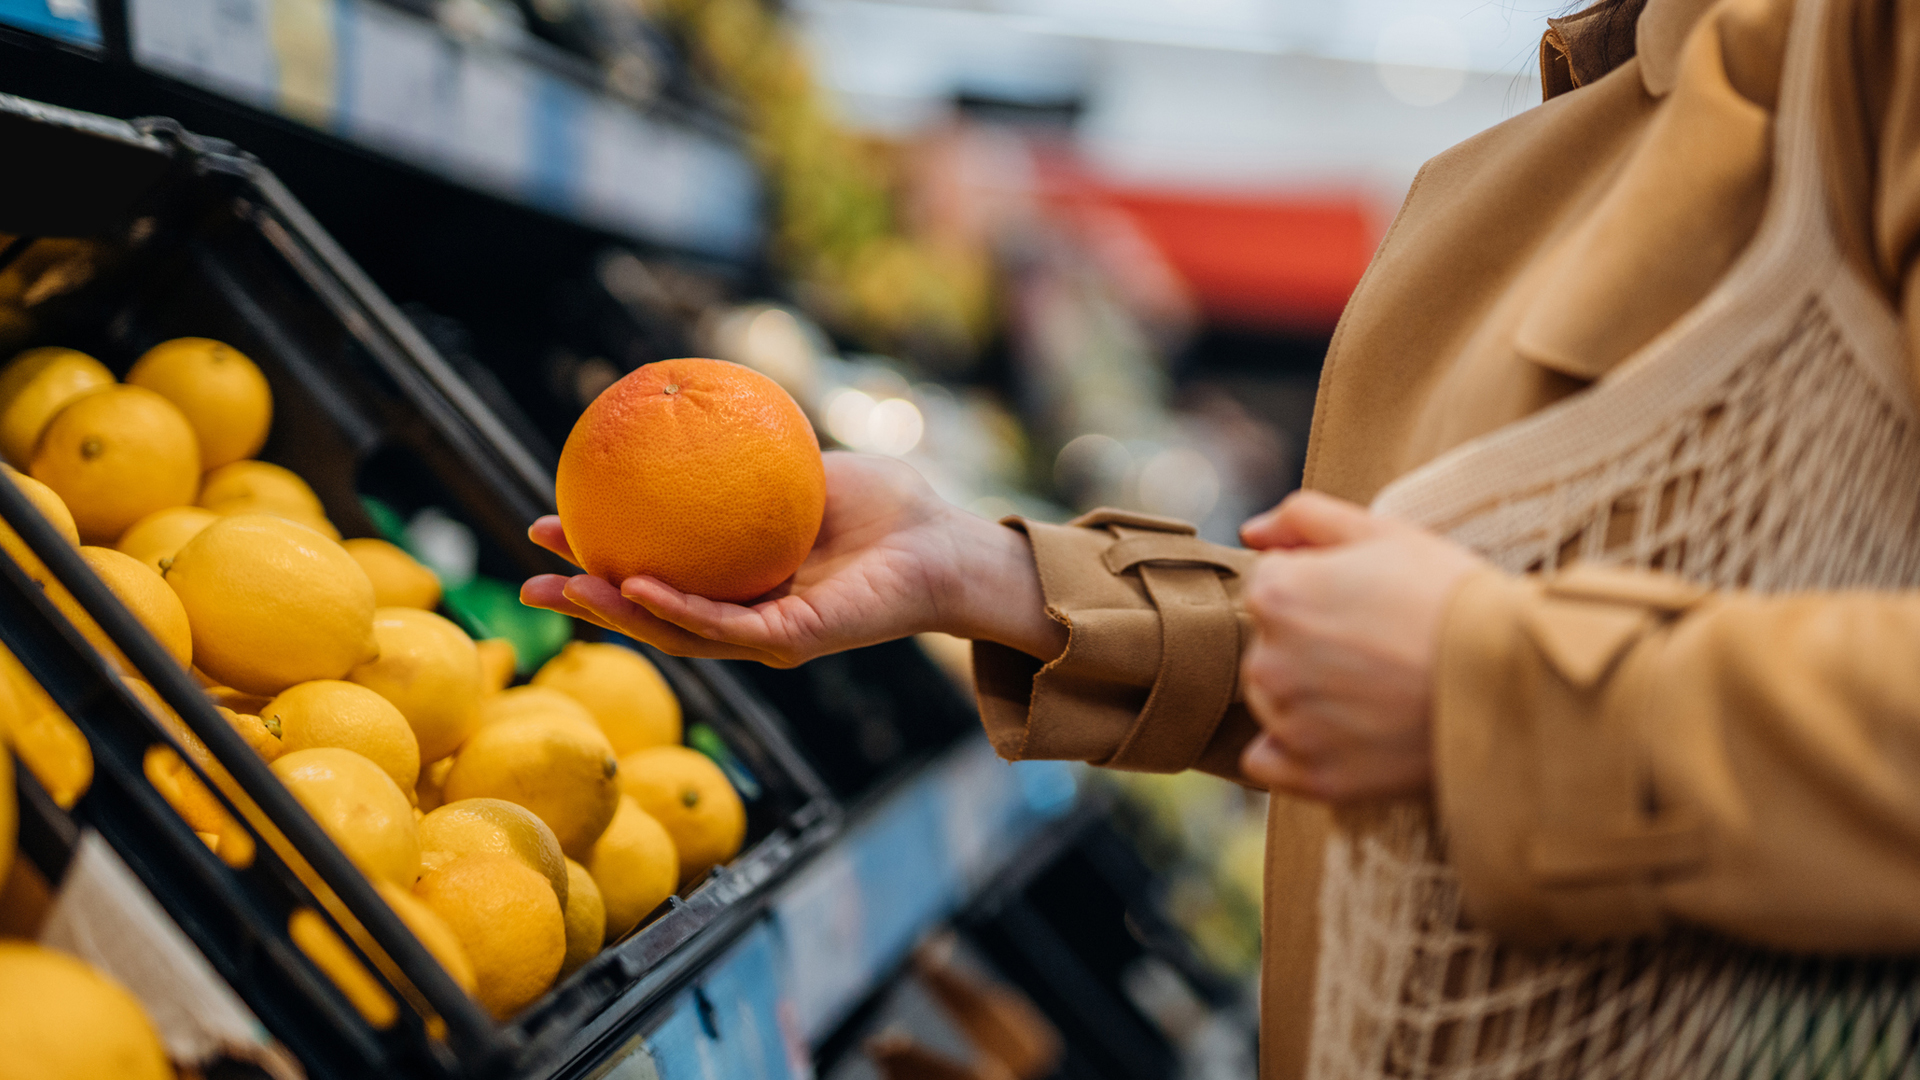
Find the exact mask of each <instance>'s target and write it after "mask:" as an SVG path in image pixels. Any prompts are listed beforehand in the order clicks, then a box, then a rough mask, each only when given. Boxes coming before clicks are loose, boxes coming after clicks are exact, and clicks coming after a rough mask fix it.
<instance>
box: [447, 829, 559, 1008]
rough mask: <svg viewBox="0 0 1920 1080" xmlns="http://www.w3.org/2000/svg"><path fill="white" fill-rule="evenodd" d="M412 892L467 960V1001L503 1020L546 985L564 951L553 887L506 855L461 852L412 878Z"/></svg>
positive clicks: (533, 998)
mask: <svg viewBox="0 0 1920 1080" xmlns="http://www.w3.org/2000/svg"><path fill="white" fill-rule="evenodd" d="M413 893H414V895H415V896H418V897H419V898H420V899H421V900H422V901H424V902H425V903H426V905H427V906H428V907H429V908H432V909H433V912H434V914H436V915H438V916H440V918H441V919H443V920H445V922H446V924H447V926H448V927H449V928H450V929H452V931H453V934H454V936H455V937H457V938H459V939H460V944H461V946H462V947H463V948H465V949H466V953H467V959H468V960H471V961H472V962H473V974H474V983H475V991H474V997H475V998H477V999H478V1000H479V1002H480V1004H481V1005H483V1006H485V1007H486V1008H487V1011H489V1012H491V1013H492V1014H493V1015H494V1016H495V1017H497V1018H499V1019H502V1020H504V1019H506V1018H507V1017H509V1016H512V1015H513V1014H514V1013H516V1012H519V1011H520V1010H521V1009H523V1008H525V1007H526V1006H527V1005H529V1004H531V1003H532V1002H533V1001H534V1000H535V999H537V998H539V996H540V995H541V994H544V993H546V992H547V988H548V987H550V986H552V985H553V979H554V976H556V975H558V974H559V973H560V962H561V961H562V960H563V959H565V957H566V954H567V926H566V918H565V916H564V915H563V914H562V912H561V908H560V900H559V898H558V897H556V896H554V895H553V886H551V885H550V884H548V882H547V879H546V878H545V877H542V876H541V875H540V874H539V873H538V872H536V871H534V870H533V869H531V868H529V867H528V866H527V864H526V863H523V862H521V861H520V860H519V859H516V858H514V857H512V856H511V855H500V854H496V853H493V852H476V853H474V854H471V855H462V856H460V857H458V858H456V859H454V860H452V861H451V862H448V863H447V864H445V865H444V866H440V867H438V868H437V869H434V870H431V871H429V872H428V873H426V874H425V875H423V876H422V877H421V878H420V881H419V884H417V885H415V886H414V888H413Z"/></svg>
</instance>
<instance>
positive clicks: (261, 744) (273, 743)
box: [214, 705, 286, 761]
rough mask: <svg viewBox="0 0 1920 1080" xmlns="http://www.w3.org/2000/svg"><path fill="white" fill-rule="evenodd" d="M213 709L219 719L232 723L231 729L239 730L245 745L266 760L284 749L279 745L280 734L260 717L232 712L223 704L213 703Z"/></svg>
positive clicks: (271, 758) (275, 756)
mask: <svg viewBox="0 0 1920 1080" xmlns="http://www.w3.org/2000/svg"><path fill="white" fill-rule="evenodd" d="M214 710H215V711H216V712H218V713H219V714H220V717H221V719H223V720H225V721H226V722H227V723H229V724H231V725H233V730H235V731H237V732H239V733H240V737H241V738H243V739H245V740H247V745H248V746H250V747H252V748H253V752H254V753H256V754H259V755H260V756H261V757H263V758H265V759H266V760H268V761H272V760H273V759H274V758H277V757H279V756H280V753H281V751H283V750H285V749H286V747H285V746H283V745H281V742H280V736H279V735H276V734H275V733H274V732H273V731H272V730H271V729H269V728H268V727H267V724H266V721H264V720H262V719H260V717H258V716H256V715H254V714H252V713H237V712H234V711H233V710H232V709H229V708H227V707H226V706H225V705H215V706H214Z"/></svg>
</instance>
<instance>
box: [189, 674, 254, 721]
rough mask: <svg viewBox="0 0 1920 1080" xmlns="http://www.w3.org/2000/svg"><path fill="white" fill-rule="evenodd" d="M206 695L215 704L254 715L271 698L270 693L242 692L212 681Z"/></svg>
mask: <svg viewBox="0 0 1920 1080" xmlns="http://www.w3.org/2000/svg"><path fill="white" fill-rule="evenodd" d="M195 670H196V671H198V670H199V669H198V668H196V669H195ZM203 674H204V673H203ZM207 696H208V697H210V698H212V699H213V703H214V704H215V705H219V706H221V707H223V708H228V709H232V710H233V711H234V712H237V713H252V714H253V715H255V716H259V715H260V710H262V709H264V708H266V707H267V702H269V701H272V700H273V695H271V694H243V693H241V692H240V691H238V690H235V689H234V688H233V687H231V686H221V685H220V684H219V683H213V684H212V685H210V686H208V687H207Z"/></svg>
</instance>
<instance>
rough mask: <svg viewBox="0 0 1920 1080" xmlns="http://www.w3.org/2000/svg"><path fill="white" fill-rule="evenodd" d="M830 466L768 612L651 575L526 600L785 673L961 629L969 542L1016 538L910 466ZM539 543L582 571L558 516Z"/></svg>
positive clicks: (541, 588) (544, 587)
mask: <svg viewBox="0 0 1920 1080" xmlns="http://www.w3.org/2000/svg"><path fill="white" fill-rule="evenodd" d="M824 458H825V462H826V471H827V506H826V515H825V518H824V520H822V522H821V524H820V535H819V537H818V539H816V540H815V541H814V546H813V550H812V551H811V552H809V553H808V555H807V559H806V562H804V563H802V564H801V566H800V569H799V570H798V571H796V572H795V573H794V575H793V577H792V578H790V579H788V581H787V582H786V583H785V584H783V585H781V586H780V587H778V588H776V589H775V590H774V591H773V592H771V593H769V594H768V595H767V596H766V597H765V598H763V599H762V600H760V601H759V602H758V603H755V604H752V605H742V604H730V603H723V602H720V601H715V600H709V599H706V598H705V597H700V596H693V595H690V594H687V593H683V592H681V591H679V590H678V589H675V588H673V587H672V586H669V585H667V584H666V583H665V582H662V581H660V580H658V579H656V578H652V577H647V576H639V577H631V578H628V579H627V580H626V581H624V582H620V583H618V584H617V585H616V584H615V583H612V582H609V581H606V580H603V579H601V578H597V577H593V576H592V575H589V574H578V575H575V576H573V577H564V576H562V575H559V574H546V575H542V576H540V577H536V578H533V579H531V580H529V581H528V582H527V583H526V584H525V585H524V586H523V587H522V588H521V590H520V598H521V600H522V601H523V602H525V603H527V604H529V605H531V606H533V607H541V608H547V609H550V610H552V611H558V612H560V613H562V614H565V615H571V616H574V617H576V618H580V619H585V620H587V621H588V622H592V623H595V624H596V625H599V626H601V627H604V628H606V629H609V630H613V631H616V632H618V633H622V634H626V635H628V636H629V637H634V638H638V639H640V640H642V641H645V642H647V643H648V644H651V645H653V646H654V647H656V648H658V649H661V650H663V651H665V652H669V653H673V654H675V655H679V656H711V657H720V658H723V659H736V660H758V661H760V662H762V663H765V664H770V665H773V666H775V667H792V666H793V665H795V664H799V663H801V662H803V661H806V660H809V659H812V658H813V657H815V656H820V655H822V654H824V653H829V652H836V651H839V650H841V649H850V648H855V647H857V646H861V645H871V644H874V643H876V642H880V641H888V640H891V639H893V638H897V637H904V636H906V635H908V634H912V633H916V632H918V631H921V630H927V629H935V628H946V627H947V626H949V625H950V624H952V623H953V622H954V619H955V613H954V612H952V611H950V610H948V609H949V608H951V607H952V606H953V603H952V600H953V596H952V593H953V584H954V581H955V571H956V569H957V568H958V567H960V566H961V565H962V563H963V562H964V559H965V556H966V545H967V544H968V537H969V536H971V535H974V534H977V533H978V532H979V530H980V528H981V527H982V526H984V527H986V528H988V529H995V530H999V531H1001V532H1008V531H1010V530H1003V529H1000V527H999V526H996V525H992V524H991V523H988V522H983V521H980V520H979V519H978V518H974V517H973V516H972V515H969V514H966V513H965V512H963V511H960V510H958V509H957V508H955V507H953V506H951V505H949V504H947V503H946V502H944V501H942V500H941V499H940V498H939V496H937V495H935V494H934V493H933V489H932V488H931V487H929V486H928V485H927V482H926V481H925V480H923V479H921V477H920V474H919V473H917V472H915V471H914V470H913V468H912V467H911V466H909V465H906V464H904V463H902V462H899V461H895V460H893V459H891V458H884V457H875V456H871V455H865V454H847V453H829V454H826V455H824ZM529 535H531V536H532V538H533V540H534V542H535V543H538V544H540V545H541V546H542V547H545V548H547V549H548V550H550V551H553V552H554V553H556V554H558V555H560V556H562V557H563V558H565V559H567V561H569V562H574V561H575V560H574V558H573V552H572V549H571V548H569V547H568V545H567V538H566V533H565V531H564V530H563V529H562V528H561V525H560V519H559V518H557V517H552V516H549V517H543V518H541V519H540V520H539V521H536V522H535V523H534V524H533V527H532V529H531V530H529Z"/></svg>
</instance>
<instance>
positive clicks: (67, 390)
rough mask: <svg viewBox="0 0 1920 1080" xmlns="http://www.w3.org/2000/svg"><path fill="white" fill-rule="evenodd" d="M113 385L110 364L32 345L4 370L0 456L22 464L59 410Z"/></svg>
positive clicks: (69, 351)
mask: <svg viewBox="0 0 1920 1080" xmlns="http://www.w3.org/2000/svg"><path fill="white" fill-rule="evenodd" d="M112 385H113V372H111V371H108V370H107V365H105V364H102V363H101V362H100V361H98V360H95V359H94V358H93V357H91V356H88V355H87V354H86V353H83V352H79V351H77V350H74V349H60V348H44V349H28V350H27V351H26V352H23V353H21V354H20V355H19V356H16V357H14V358H13V362H12V363H10V364H8V365H7V367H6V370H5V371H0V454H5V455H6V457H7V460H8V461H10V462H12V463H13V464H15V465H18V466H20V467H22V468H25V467H26V464H27V462H28V461H29V460H30V459H31V458H32V457H33V447H34V444H35V443H37V442H39V441H40V433H41V432H42V431H44V430H46V426H47V422H48V421H50V420H52V419H53V416H54V414H55V413H57V412H59V411H60V410H61V409H64V408H66V406H67V403H68V402H70V401H72V400H73V399H74V398H77V397H79V396H80V395H82V394H86V393H89V392H91V391H94V390H98V389H100V388H101V387H103V386H112Z"/></svg>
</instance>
